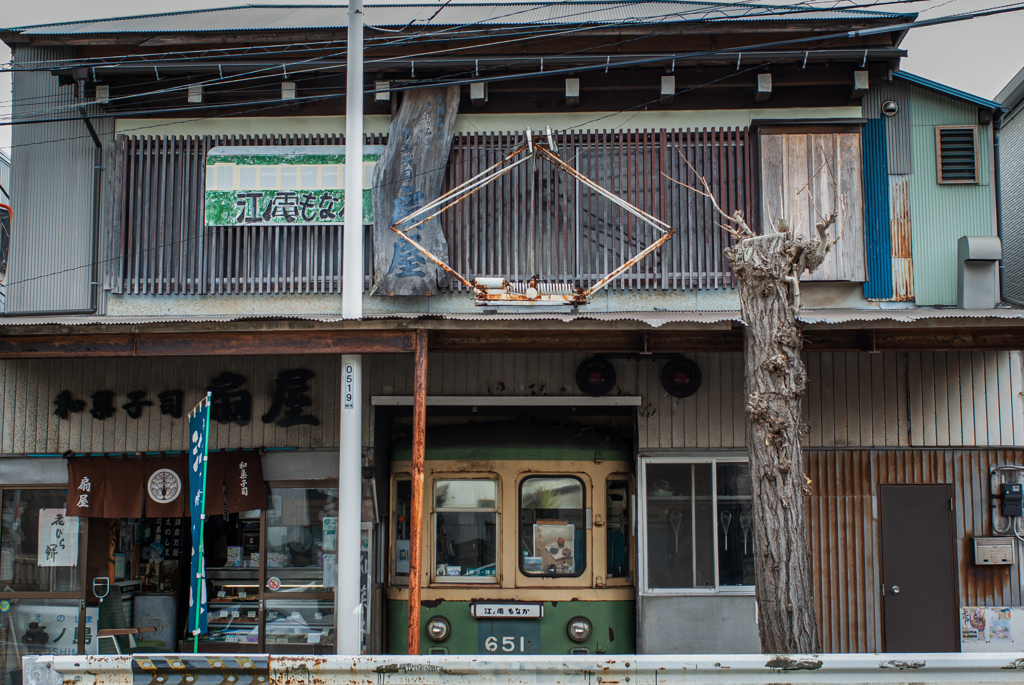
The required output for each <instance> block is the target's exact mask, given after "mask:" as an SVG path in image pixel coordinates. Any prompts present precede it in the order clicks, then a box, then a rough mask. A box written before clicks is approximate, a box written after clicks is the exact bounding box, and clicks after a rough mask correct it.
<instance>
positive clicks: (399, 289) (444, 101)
mask: <svg viewBox="0 0 1024 685" xmlns="http://www.w3.org/2000/svg"><path fill="white" fill-rule="evenodd" d="M458 110H459V87H458V86H449V87H447V88H423V89H418V90H410V91H406V93H405V95H404V96H403V97H402V105H401V107H399V110H398V116H396V117H395V118H394V120H392V122H391V130H390V133H389V134H388V146H387V150H386V151H385V152H384V156H383V157H382V158H381V159H380V161H379V162H378V163H377V167H376V169H375V170H374V174H373V254H374V258H373V265H374V273H375V274H376V282H375V283H374V287H373V290H372V293H373V294H376V295H386V296H389V297H390V296H394V295H433V294H434V293H436V292H437V288H438V286H441V287H443V286H445V285H447V283H448V274H446V273H445V272H444V271H443V270H441V269H438V268H437V266H436V265H435V264H434V263H432V262H431V261H430V260H428V259H427V258H426V257H424V256H423V255H422V254H420V253H419V252H417V251H416V250H415V248H413V247H412V246H411V245H409V243H407V242H406V241H404V240H402V239H401V238H400V237H398V236H397V235H395V233H394V232H393V231H392V230H391V226H392V224H394V223H395V222H396V221H398V220H399V219H403V218H405V217H406V216H408V215H409V214H410V213H412V212H414V211H416V210H417V209H419V208H420V207H423V206H424V205H425V204H427V203H428V202H430V201H432V200H434V199H435V198H437V196H438V195H440V194H441V184H442V183H443V181H444V171H445V167H446V166H447V165H448V153H449V151H450V150H451V147H452V136H453V134H454V132H455V116H456V115H457V114H458ZM409 236H410V237H411V238H413V240H416V241H417V242H419V243H420V244H421V245H423V247H425V248H426V249H427V250H429V251H430V252H431V253H432V254H434V255H435V256H437V257H439V258H440V259H442V260H444V261H447V260H448V243H447V241H446V240H445V239H444V234H443V233H442V231H441V222H440V220H439V219H437V218H435V219H431V220H430V221H428V222H426V223H424V224H422V225H420V226H417V227H416V228H414V229H413V230H412V231H411V232H410V233H409Z"/></svg>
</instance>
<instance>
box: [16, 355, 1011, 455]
mask: <svg viewBox="0 0 1024 685" xmlns="http://www.w3.org/2000/svg"><path fill="white" fill-rule="evenodd" d="M584 356H585V355H582V354H569V353H567V354H526V353H495V354H450V353H445V354H431V355H430V364H429V385H428V393H429V394H431V395H506V396H520V397H530V396H534V395H569V396H573V395H579V394H580V392H579V390H578V389H577V387H576V381H575V373H576V367H577V366H578V365H579V363H580V362H581V361H583V359H584ZM691 356H692V358H693V359H694V361H696V362H697V364H699V365H700V367H701V369H702V371H703V377H704V382H703V385H702V386H701V389H700V390H699V391H698V392H697V394H696V395H694V396H692V397H688V398H686V399H681V400H680V399H677V398H674V397H671V396H670V395H668V394H667V393H666V392H665V391H664V390H663V389H662V387H661V381H660V372H661V367H662V364H661V363H660V362H654V361H637V360H629V359H614V360H613V364H614V365H615V367H616V373H617V377H618V382H617V386H616V388H615V389H614V390H613V391H612V392H613V393H616V394H622V395H630V396H636V395H639V396H640V397H641V398H642V404H641V407H640V409H639V411H638V419H637V428H638V432H639V435H638V442H639V446H640V449H641V450H650V449H700V448H716V447H742V446H743V445H744V441H745V436H744V415H743V397H744V395H743V358H742V355H741V354H739V353H722V354H717V353H698V354H694V355H691ZM412 361H413V359H412V356H411V355H366V356H364V362H363V364H364V373H365V376H364V381H363V390H364V407H365V411H364V425H363V435H364V441H365V443H366V444H369V441H370V436H371V435H372V431H371V422H372V419H373V417H372V414H373V412H372V411H371V410H370V405H369V402H370V397H371V396H373V395H411V394H412ZM806 361H807V374H808V387H807V393H806V395H805V401H804V405H803V409H804V414H803V416H804V420H805V421H806V422H807V423H808V424H809V425H810V427H811V431H810V433H809V434H808V436H807V439H806V444H807V445H808V446H812V447H833V446H835V447H846V446H850V447H917V446H921V447H925V446H954V447H955V446H961V445H963V446H1009V445H1024V404H1022V403H1024V400H1022V397H1021V393H1022V391H1024V384H1022V381H1021V356H1020V353H1018V352H998V353H997V352H988V353H986V352H977V353H970V352H965V353H942V352H935V353H932V352H927V353H880V354H867V353H855V352H811V353H807V354H806ZM294 368H306V369H309V370H311V371H313V373H314V374H315V377H314V379H313V380H312V381H311V382H310V386H311V388H312V390H311V391H310V397H311V398H312V399H313V407H312V410H311V411H312V414H313V415H314V416H316V417H317V418H318V419H319V420H320V425H319V426H312V427H311V426H300V427H291V428H280V427H277V426H276V425H275V424H264V423H263V422H262V421H261V419H260V417H261V416H262V415H263V414H264V413H266V411H267V409H268V407H269V403H270V400H271V395H272V390H273V388H274V379H275V377H276V376H277V374H278V373H279V372H280V371H283V370H286V369H294ZM225 371H230V372H232V373H236V374H239V375H241V376H243V377H244V378H245V379H246V384H245V386H244V389H246V390H248V391H249V392H250V393H251V395H252V403H253V405H252V416H253V419H252V421H251V422H250V423H249V425H247V426H237V425H235V424H227V425H220V424H215V425H214V426H213V428H212V429H211V433H210V444H211V446H212V447H214V448H228V447H232V448H235V447H244V448H258V447H334V446H337V445H338V439H339V434H338V419H337V414H338V411H339V410H338V406H337V401H336V397H337V394H338V392H337V378H338V373H339V369H338V358H337V357H326V356H308V357H271V356H267V357H233V358H220V357H218V358H182V359H131V360H117V359H95V360H90V359H66V360H60V359H55V360H25V361H21V360H19V361H14V360H6V361H0V411H2V417H0V427H2V428H0V430H2V434H0V453H4V454H26V453H27V454H55V453H60V452H63V451H64V450H68V449H70V450H73V451H75V452H125V451H128V452H135V451H162V450H180V449H184V447H185V432H186V428H185V423H184V420H182V419H178V420H172V419H171V418H170V417H168V416H165V415H161V414H160V412H159V410H158V408H157V406H156V405H157V404H159V403H158V401H157V397H156V396H157V394H158V393H160V392H162V391H164V390H170V389H180V390H182V391H184V406H185V407H186V410H187V409H188V408H190V407H192V406H193V405H194V404H195V402H196V401H197V400H198V397H199V395H200V393H205V388H206V386H207V385H208V384H209V383H210V382H211V381H212V380H213V379H214V377H216V376H218V375H219V374H221V373H223V372H225ZM63 390H68V391H70V392H71V395H72V397H74V398H75V399H83V400H86V401H87V403H88V406H87V407H86V411H82V412H79V413H75V414H72V415H71V418H70V419H69V420H62V419H60V418H58V417H57V416H56V415H55V414H54V413H53V412H54V409H55V405H54V398H56V397H57V395H58V394H59V393H60V392H61V391H63ZM101 390H109V391H112V392H114V393H115V395H116V397H115V402H114V404H115V406H116V407H117V411H116V412H115V414H114V416H113V417H112V418H108V419H105V420H102V421H100V420H97V419H94V418H93V417H92V416H91V415H90V414H89V413H88V409H90V408H91V407H92V405H91V403H90V402H89V398H90V396H91V395H92V394H93V393H94V392H97V391H101ZM134 390H146V391H148V398H147V399H149V400H151V401H153V402H154V406H152V407H147V408H146V409H145V410H144V411H143V414H142V418H141V419H139V420H132V419H129V418H128V416H127V413H126V412H125V411H124V410H123V409H121V406H122V405H123V404H125V403H126V402H127V393H128V392H130V391H134Z"/></svg>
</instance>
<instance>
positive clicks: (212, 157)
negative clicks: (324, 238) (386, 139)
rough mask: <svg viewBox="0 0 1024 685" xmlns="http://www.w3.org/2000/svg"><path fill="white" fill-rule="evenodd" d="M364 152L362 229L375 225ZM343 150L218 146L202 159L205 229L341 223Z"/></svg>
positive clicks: (370, 158) (372, 152)
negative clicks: (204, 166) (204, 191)
mask: <svg viewBox="0 0 1024 685" xmlns="http://www.w3.org/2000/svg"><path fill="white" fill-rule="evenodd" d="M383 153H384V146H383V145H369V146H364V147H363V225H366V226H368V225H370V224H372V223H373V209H372V207H371V205H370V201H371V195H372V193H371V191H370V189H371V188H372V187H373V186H372V183H371V181H372V179H373V169H374V166H376V164H377V160H379V159H380V157H381V155H382V154H383ZM344 187H345V146H344V145H252V146H245V145H221V146H217V147H214V148H212V149H211V150H210V151H209V152H208V153H207V155H206V225H207V226H279V225H288V224H290V225H293V226H320V225H323V224H343V223H345V211H344V209H345V190H344Z"/></svg>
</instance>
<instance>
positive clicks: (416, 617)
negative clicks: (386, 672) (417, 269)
mask: <svg viewBox="0 0 1024 685" xmlns="http://www.w3.org/2000/svg"><path fill="white" fill-rule="evenodd" d="M412 402H413V409H412V507H411V509H412V515H411V517H410V518H411V519H412V521H410V524H409V625H408V643H407V648H406V653H408V654H419V653H420V585H421V580H422V577H423V575H422V574H423V571H422V565H423V564H422V558H423V462H424V458H425V453H426V430H427V332H426V331H425V330H423V329H420V330H418V331H416V366H415V371H414V375H413V400H412Z"/></svg>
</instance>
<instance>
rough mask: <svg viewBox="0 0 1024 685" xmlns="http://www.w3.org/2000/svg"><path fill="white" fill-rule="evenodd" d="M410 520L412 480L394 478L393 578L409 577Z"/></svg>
mask: <svg viewBox="0 0 1024 685" xmlns="http://www.w3.org/2000/svg"><path fill="white" fill-rule="evenodd" d="M411 521H412V481H410V480H409V479H407V478H402V479H398V480H395V508H394V520H393V521H392V526H393V530H394V538H395V546H394V559H393V563H392V566H391V573H392V576H393V577H394V578H395V579H399V578H401V579H403V580H408V579H409V525H410V523H411Z"/></svg>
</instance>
